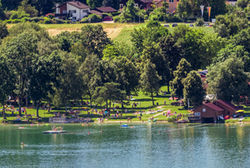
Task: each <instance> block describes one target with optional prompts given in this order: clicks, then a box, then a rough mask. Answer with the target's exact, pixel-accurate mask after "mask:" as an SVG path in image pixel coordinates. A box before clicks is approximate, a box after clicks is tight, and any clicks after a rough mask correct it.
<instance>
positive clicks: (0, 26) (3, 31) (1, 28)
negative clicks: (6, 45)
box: [0, 22, 9, 40]
mask: <svg viewBox="0 0 250 168" xmlns="http://www.w3.org/2000/svg"><path fill="white" fill-rule="evenodd" d="M8 34H9V32H8V29H7V26H6V24H5V23H3V22H0V40H1V39H3V38H4V37H6V36H7V35H8Z"/></svg>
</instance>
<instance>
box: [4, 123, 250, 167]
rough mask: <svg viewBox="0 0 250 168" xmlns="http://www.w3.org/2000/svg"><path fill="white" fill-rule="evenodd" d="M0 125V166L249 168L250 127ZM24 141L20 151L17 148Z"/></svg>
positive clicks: (19, 147)
mask: <svg viewBox="0 0 250 168" xmlns="http://www.w3.org/2000/svg"><path fill="white" fill-rule="evenodd" d="M48 129H51V127H50V126H33V127H30V126H29V127H27V129H22V130H20V129H18V126H0V167H25V168H28V167H84V168H86V167H90V168H96V167H97V168H113V167H115V168H116V167H118V168H161V167H162V168H182V167H185V168H206V167H208V168H215V167H218V168H249V167H250V126H243V127H242V126H237V125H231V126H225V125H223V124H221V125H202V126H201V125H135V126H134V127H133V128H121V127H120V125H103V126H98V125H96V126H91V127H82V126H76V125H74V126H73V125H67V126H64V129H65V130H67V131H68V132H70V133H69V134H63V135H44V134H42V131H45V130H48ZM21 142H24V144H25V145H24V146H21V145H20V144H21Z"/></svg>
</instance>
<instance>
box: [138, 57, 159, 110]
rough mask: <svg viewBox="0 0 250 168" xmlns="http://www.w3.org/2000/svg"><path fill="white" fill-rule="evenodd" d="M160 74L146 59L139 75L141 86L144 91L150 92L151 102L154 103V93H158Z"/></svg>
mask: <svg viewBox="0 0 250 168" xmlns="http://www.w3.org/2000/svg"><path fill="white" fill-rule="evenodd" d="M160 80H161V78H160V76H159V75H158V73H157V71H156V66H155V65H154V64H153V63H151V62H150V60H147V61H146V62H145V64H144V66H143V70H142V73H141V77H140V84H141V88H142V90H143V91H144V92H147V93H149V94H150V96H151V98H152V104H153V105H154V93H158V91H159V89H160Z"/></svg>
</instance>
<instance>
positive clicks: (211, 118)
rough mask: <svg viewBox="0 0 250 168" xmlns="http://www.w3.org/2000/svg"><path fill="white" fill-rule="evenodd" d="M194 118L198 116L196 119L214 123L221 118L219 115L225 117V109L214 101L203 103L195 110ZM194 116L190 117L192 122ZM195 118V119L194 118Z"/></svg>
mask: <svg viewBox="0 0 250 168" xmlns="http://www.w3.org/2000/svg"><path fill="white" fill-rule="evenodd" d="M193 111H194V115H193V116H192V117H193V118H194V117H196V121H198V122H202V123H214V122H217V121H218V120H219V117H223V114H224V109H222V108H220V107H218V106H216V105H215V104H213V103H206V104H203V105H201V106H199V107H197V108H195V109H194V110H193ZM193 118H189V120H190V122H192V121H194V119H193ZM192 119H193V120H192Z"/></svg>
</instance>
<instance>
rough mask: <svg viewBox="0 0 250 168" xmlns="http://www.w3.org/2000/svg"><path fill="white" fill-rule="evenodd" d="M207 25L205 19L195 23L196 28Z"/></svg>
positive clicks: (199, 19)
mask: <svg viewBox="0 0 250 168" xmlns="http://www.w3.org/2000/svg"><path fill="white" fill-rule="evenodd" d="M204 24H205V22H204V20H203V18H198V19H197V20H196V22H195V25H196V26H203V25H204Z"/></svg>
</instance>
